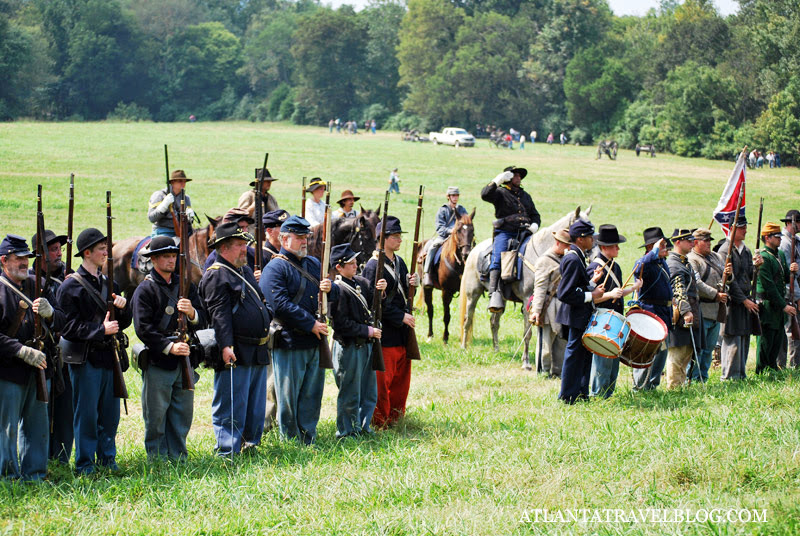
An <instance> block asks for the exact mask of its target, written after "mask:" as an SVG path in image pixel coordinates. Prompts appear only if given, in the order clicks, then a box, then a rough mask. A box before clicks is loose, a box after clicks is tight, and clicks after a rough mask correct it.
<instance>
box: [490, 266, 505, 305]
mask: <svg viewBox="0 0 800 536" xmlns="http://www.w3.org/2000/svg"><path fill="white" fill-rule="evenodd" d="M505 308H506V302H505V300H504V299H503V293H502V292H500V270H492V271H491V272H489V312H490V313H499V312H501V311H502V310H503V309H505Z"/></svg>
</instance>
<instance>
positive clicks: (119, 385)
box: [106, 146, 166, 413]
mask: <svg viewBox="0 0 800 536" xmlns="http://www.w3.org/2000/svg"><path fill="white" fill-rule="evenodd" d="M165 147H166V146H165ZM113 219H114V218H113V216H112V215H111V191H106V231H107V232H106V244H107V249H108V260H107V261H106V272H107V274H106V275H107V277H106V282H107V283H108V302H106V306H107V311H108V319H109V320H112V321H113V320H114V319H115V317H116V311H115V309H116V308H115V307H114V254H113V251H114V239H113V235H112V231H113V223H112V221H113ZM111 340H112V342H113V346H114V362H113V365H112V366H113V368H112V373H113V380H114V396H115V397H116V398H122V399H123V400H125V399H127V398H128V386H127V385H125V376H124V374H123V372H122V364H121V363H120V360H119V354H120V351H121V349H120V342H119V336H118V335H117V334H114V335H112V336H111ZM127 409H128V406H127V402H125V411H126V413H127Z"/></svg>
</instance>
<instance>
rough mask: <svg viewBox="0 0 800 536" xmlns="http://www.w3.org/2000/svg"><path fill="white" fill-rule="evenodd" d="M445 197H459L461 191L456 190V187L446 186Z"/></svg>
mask: <svg viewBox="0 0 800 536" xmlns="http://www.w3.org/2000/svg"><path fill="white" fill-rule="evenodd" d="M446 195H447V196H448V197H450V196H451V195H461V190H459V189H458V186H448V187H447V194H446Z"/></svg>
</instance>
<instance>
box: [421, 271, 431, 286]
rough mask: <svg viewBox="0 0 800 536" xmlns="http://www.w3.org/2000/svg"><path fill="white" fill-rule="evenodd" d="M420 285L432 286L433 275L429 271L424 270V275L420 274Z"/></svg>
mask: <svg viewBox="0 0 800 536" xmlns="http://www.w3.org/2000/svg"><path fill="white" fill-rule="evenodd" d="M422 286H423V287H432V286H433V276H432V275H431V273H430V272H425V275H423V276H422Z"/></svg>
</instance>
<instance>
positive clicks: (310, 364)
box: [260, 216, 339, 445]
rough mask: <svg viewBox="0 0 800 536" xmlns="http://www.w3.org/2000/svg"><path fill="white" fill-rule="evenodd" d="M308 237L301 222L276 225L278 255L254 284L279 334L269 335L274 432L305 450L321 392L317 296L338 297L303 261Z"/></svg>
mask: <svg viewBox="0 0 800 536" xmlns="http://www.w3.org/2000/svg"><path fill="white" fill-rule="evenodd" d="M310 232H311V226H310V224H309V222H308V221H306V220H305V219H303V218H301V217H300V216H291V217H289V218H287V219H286V220H285V221H284V222H283V224H282V225H281V233H280V239H281V250H280V252H278V254H277V255H274V256H273V257H272V260H271V261H270V262H269V264H267V265H266V266H265V267H264V275H263V277H262V278H261V281H260V285H261V291H262V292H263V293H264V295H265V296H266V297H267V301H268V303H269V304H270V306H271V307H272V310H273V311H274V314H275V324H276V327H278V328H279V329H277V330H275V329H273V330H272V332H273V335H272V337H275V339H274V340H273V341H272V345H273V352H272V358H273V360H272V366H273V367H274V370H275V391H276V394H277V401H278V427H279V429H280V434H281V437H282V438H283V439H295V440H298V441H300V442H301V443H303V444H306V445H310V444H312V443H313V442H314V440H315V438H316V435H317V423H318V422H319V412H320V407H321V405H322V391H323V388H324V386H325V372H324V370H323V369H321V368H320V359H319V358H320V356H319V346H320V339H321V338H322V337H327V336H328V325H327V324H326V323H325V319H322V318H318V317H317V312H318V299H319V293H320V291H321V292H325V293H327V294H328V295H329V298H328V299H329V300H330V301H331V302H335V301H336V299H337V298H338V295H339V289H338V287H336V286H333V285H332V284H331V280H330V279H327V278H325V279H322V280H321V281H320V274H321V265H320V261H319V259H317V258H316V257H312V256H310V255H308V235H309V234H310Z"/></svg>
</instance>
